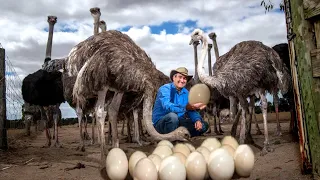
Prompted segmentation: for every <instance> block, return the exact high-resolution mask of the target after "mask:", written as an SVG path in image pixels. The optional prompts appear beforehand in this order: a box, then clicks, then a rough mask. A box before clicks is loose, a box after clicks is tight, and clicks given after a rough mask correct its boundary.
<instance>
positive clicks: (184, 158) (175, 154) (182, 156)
mask: <svg viewBox="0 0 320 180" xmlns="http://www.w3.org/2000/svg"><path fill="white" fill-rule="evenodd" d="M172 156H176V157H177V158H179V160H180V161H181V163H182V164H185V163H186V159H187V156H185V155H184V154H182V153H181V152H175V153H173V154H172Z"/></svg>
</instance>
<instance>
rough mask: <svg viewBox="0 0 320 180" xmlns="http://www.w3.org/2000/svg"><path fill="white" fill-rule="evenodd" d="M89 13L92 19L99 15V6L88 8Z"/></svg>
mask: <svg viewBox="0 0 320 180" xmlns="http://www.w3.org/2000/svg"><path fill="white" fill-rule="evenodd" d="M90 13H91V15H92V17H93V18H94V19H96V18H99V17H100V16H101V12H100V8H98V7H94V8H90Z"/></svg>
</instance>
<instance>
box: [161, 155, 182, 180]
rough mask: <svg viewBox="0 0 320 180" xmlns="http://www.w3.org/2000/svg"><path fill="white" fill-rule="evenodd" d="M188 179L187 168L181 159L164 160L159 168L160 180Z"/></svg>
mask: <svg viewBox="0 0 320 180" xmlns="http://www.w3.org/2000/svg"><path fill="white" fill-rule="evenodd" d="M186 177H187V173H186V168H185V166H184V164H182V163H181V161H180V160H179V158H177V157H175V156H168V157H166V158H164V159H163V160H162V162H161V165H160V168H159V179H160V180H169V179H170V180H171V179H174V180H185V179H186Z"/></svg>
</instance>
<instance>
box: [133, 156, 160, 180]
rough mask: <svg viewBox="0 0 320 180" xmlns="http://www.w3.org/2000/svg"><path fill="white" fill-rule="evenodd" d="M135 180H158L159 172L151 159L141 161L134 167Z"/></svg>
mask: <svg viewBox="0 0 320 180" xmlns="http://www.w3.org/2000/svg"><path fill="white" fill-rule="evenodd" d="M133 174H134V175H133V179H134V180H157V179H158V171H157V168H156V166H155V165H154V163H153V162H152V161H151V160H150V159H149V158H146V157H145V158H142V159H140V160H139V161H138V162H137V164H136V166H135V167H134V173H133Z"/></svg>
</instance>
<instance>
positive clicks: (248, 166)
mask: <svg viewBox="0 0 320 180" xmlns="http://www.w3.org/2000/svg"><path fill="white" fill-rule="evenodd" d="M234 161H235V167H236V173H237V174H238V175H239V176H242V177H249V176H250V174H251V172H252V170H253V167H254V153H253V151H252V149H251V147H250V146H248V145H247V144H241V145H240V146H239V147H238V148H237V149H236V151H235V152H234Z"/></svg>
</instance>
